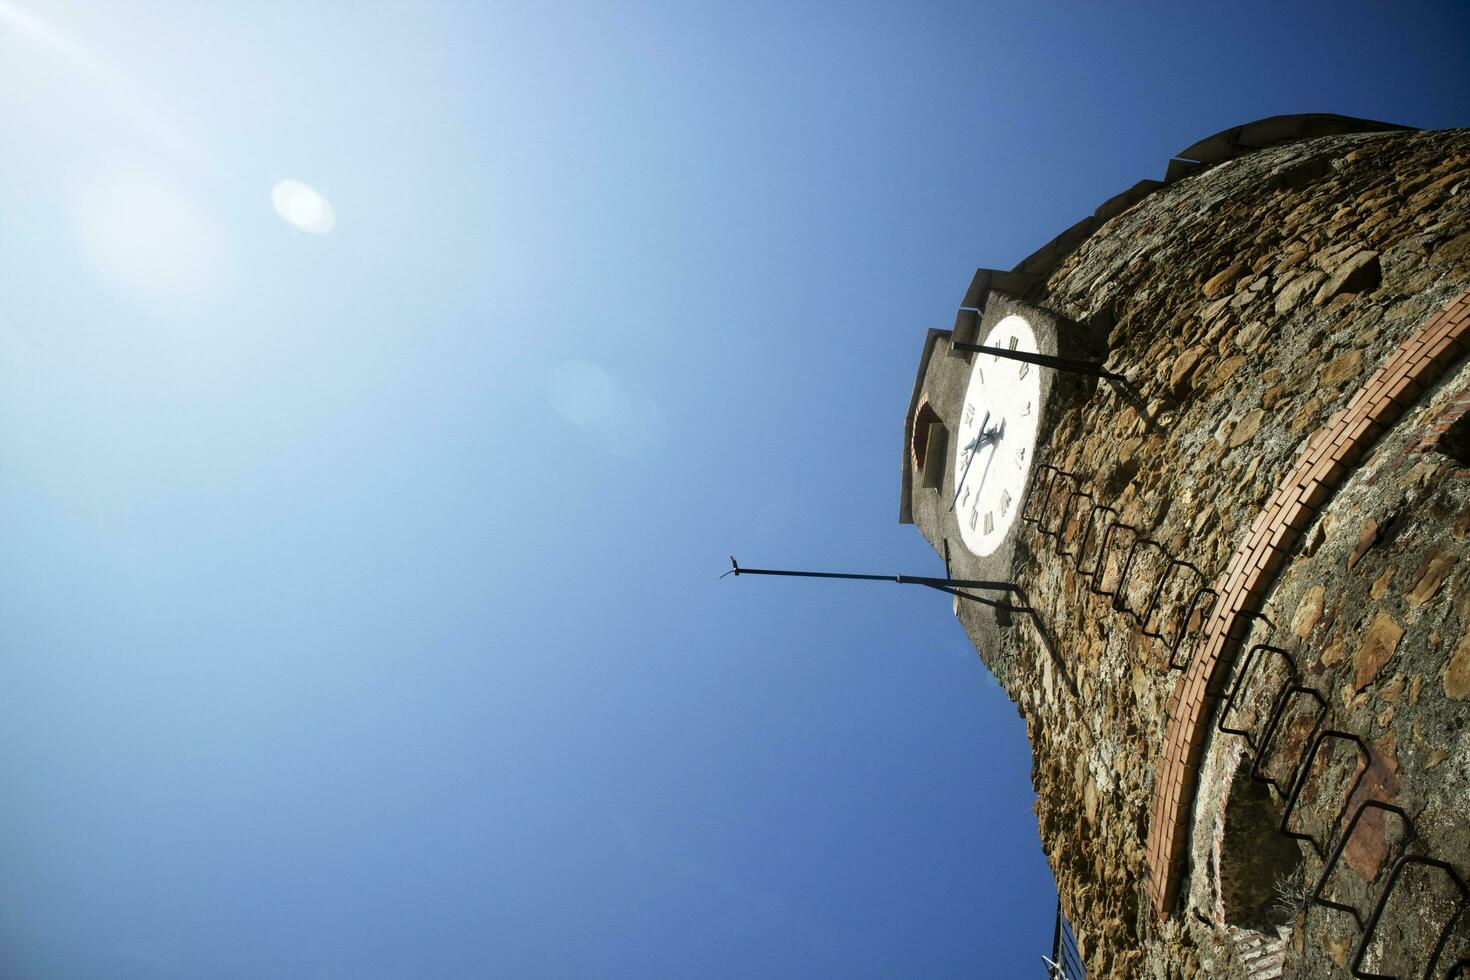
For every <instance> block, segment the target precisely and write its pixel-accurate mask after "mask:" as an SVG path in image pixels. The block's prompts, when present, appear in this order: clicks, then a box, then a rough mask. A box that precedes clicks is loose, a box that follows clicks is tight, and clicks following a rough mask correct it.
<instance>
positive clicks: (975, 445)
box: [949, 412, 990, 512]
mask: <svg viewBox="0 0 1470 980" xmlns="http://www.w3.org/2000/svg"><path fill="white" fill-rule="evenodd" d="M989 421H990V413H989V412H986V413H985V417H984V418H983V419H981V420H980V431H979V432H977V433H976V434H975V438H974V439H971V440H970V444H969V445H968V446H966V447H965V451H966V452H968V453H969V454H970V458H969V459H967V460H965V472H963V473H961V474H960V481H959V482H958V483H956V484H955V485H954V499H953V500H951V501H950V502H949V509H950V511H951V512H953V511H954V509H955V505H956V504H958V503H959V502H960V491H961V490H963V489H964V488H965V478H966V477H968V476H969V475H970V464H971V463H973V462H975V457H976V456H977V455H979V454H980V447H981V446H983V445H985V423H987V422H989Z"/></svg>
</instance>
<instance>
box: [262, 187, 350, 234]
mask: <svg viewBox="0 0 1470 980" xmlns="http://www.w3.org/2000/svg"><path fill="white" fill-rule="evenodd" d="M271 205H272V206H273V207H274V208H275V209H276V214H278V215H280V216H281V218H282V220H284V221H285V222H286V223H287V224H288V225H292V226H293V227H296V228H300V229H301V230H302V231H304V232H309V233H310V234H313V235H325V234H326V233H327V232H329V231H331V230H332V229H333V228H335V227H336V226H337V212H336V211H333V210H332V204H331V202H330V201H328V200H327V199H326V198H325V197H322V195H321V194H319V193H317V192H316V191H315V190H314V189H313V188H311V187H308V186H307V185H306V184H303V183H302V182H301V181H299V180H283V181H280V182H279V183H277V184H276V186H274V187H272V188H271Z"/></svg>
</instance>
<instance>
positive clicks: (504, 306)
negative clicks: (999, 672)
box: [0, 0, 1470, 980]
mask: <svg viewBox="0 0 1470 980" xmlns="http://www.w3.org/2000/svg"><path fill="white" fill-rule="evenodd" d="M1467 27H1470V24H1467V16H1466V13H1465V10H1464V8H1463V7H1462V6H1460V5H1458V4H1440V5H1434V4H1420V5H1388V4H1367V3H1360V4H1351V3H1341V4H1333V5H1306V4H1303V5H1290V4H1284V5H1283V4H1232V5H1229V6H1228V7H1227V6H1226V5H1220V6H1219V7H1218V8H1216V7H1213V6H1210V7H1207V6H1206V5H1180V4H1132V5H1103V4H1096V5H1085V4H1075V5H1068V4H1025V5H1022V4H994V5H983V4H972V5H938V4H930V5H891V6H876V5H861V4H842V5H835V4H834V5H820V4H805V3H798V4H789V3H787V4H758V3H742V4H728V5H718V6H712V5H701V4H688V3H678V4H674V3H670V4H644V5H617V4H588V5H554V4H522V5H491V4H471V3H463V4H434V3H423V4H416V5H400V6H390V5H386V4H360V3H305V4H301V3H297V4H286V3H251V4H237V5H226V4H222V3H218V4H198V3H186V2H178V3H163V2H160V3H133V4H121V3H119V4H111V3H108V4H96V3H94V4H85V3H75V2H56V3H45V2H32V0H0V126H3V130H4V132H5V133H6V134H7V138H6V140H5V147H6V149H5V151H4V153H0V269H3V273H0V540H3V542H4V547H3V550H0V909H4V910H5V911H4V914H3V916H0V975H3V976H6V977H11V976H14V977H26V978H32V977H34V978H67V980H70V978H90V977H107V978H118V980H128V978H139V980H142V978H150V980H169V978H186V977H187V978H193V977H212V978H222V980H230V978H258V977H283V978H284V977H291V978H295V977H300V978H322V980H326V978H339V977H344V978H345V977H352V978H363V977H421V976H432V977H446V978H448V977H486V976H500V977H528V978H529V977H571V976H576V977H685V976H708V977H750V976H771V977H810V976H833V977H837V976H840V977H910V976H924V977H949V976H954V977H959V976H967V977H969V976H985V975H991V976H1013V975H1018V974H1019V973H1020V972H1021V971H1029V970H1033V969H1034V968H1036V967H1037V966H1039V961H1038V960H1037V958H1036V957H1037V954H1038V953H1040V952H1043V951H1045V950H1046V949H1047V948H1048V946H1049V943H1050V930H1051V912H1052V907H1053V903H1054V901H1055V896H1054V892H1053V891H1052V887H1053V886H1052V883H1051V878H1050V874H1049V872H1048V871H1047V869H1046V867H1045V863H1044V861H1043V859H1042V857H1041V854H1040V849H1039V845H1038V842H1037V838H1036V829H1035V820H1034V817H1033V816H1032V813H1031V810H1030V806H1031V801H1032V796H1031V790H1030V784H1029V757H1028V753H1027V749H1026V745H1025V738H1024V729H1023V727H1022V725H1021V723H1020V721H1019V719H1018V717H1017V715H1016V713H1015V711H1014V709H1013V708H1012V707H1011V705H1010V704H1009V703H1008V702H1007V701H1005V700H1004V698H1003V697H1002V696H1001V695H1000V693H999V690H998V688H997V687H996V686H995V685H994V683H993V682H992V681H990V680H989V678H988V677H987V676H986V674H985V672H984V670H983V668H982V666H981V664H980V662H979V660H978V659H977V658H976V656H975V655H974V653H973V651H972V650H971V648H970V646H969V644H968V641H967V640H966V639H965V637H964V635H963V634H962V632H961V631H960V629H959V628H958V626H957V625H956V624H955V623H954V621H953V619H952V617H951V615H950V612H949V604H948V602H947V601H946V600H945V599H944V598H943V597H939V596H935V595H930V594H922V593H916V592H914V591H910V590H907V589H902V588H899V587H898V586H888V585H882V584H878V585H868V586H864V585H845V586H844V585H832V584H822V583H803V582H778V581H769V580H752V579H745V580H740V581H739V582H736V581H733V580H729V579H727V580H725V581H717V579H716V576H717V575H718V574H719V573H720V571H722V570H723V568H724V567H725V564H726V556H727V555H728V554H729V553H731V552H734V553H735V554H737V555H739V556H740V558H741V559H742V560H743V561H745V562H747V563H749V564H752V565H781V564H785V565H791V566H807V567H828V568H851V569H857V570H871V571H880V572H897V571H910V572H914V573H931V574H932V573H934V572H936V571H937V570H938V569H939V568H941V566H940V564H939V563H938V560H937V559H936V558H935V557H934V556H933V554H932V553H931V552H930V551H929V550H928V548H927V546H926V545H925V544H924V543H923V542H922V540H921V539H920V538H919V536H918V535H917V534H916V533H915V532H914V530H913V529H912V528H909V527H904V526H900V525H898V524H897V523H896V516H897V511H898V498H897V495H898V470H897V466H898V458H899V447H900V440H901V438H902V431H901V428H902V419H903V414H904V410H905V407H906V403H907V398H908V393H909V387H910V385H911V384H912V379H913V371H914V367H915V363H916V359H917V356H918V353H919V347H920V344H921V342H922V339H923V336H924V330H925V329H926V328H927V327H931V326H940V327H943V326H947V325H948V324H949V323H950V321H951V319H952V316H953V310H954V307H955V306H956V304H957V302H958V300H959V299H960V297H961V295H962V294H963V292H964V289H965V286H966V285H967V284H968V281H969V277H970V274H971V273H972V272H973V270H974V268H975V267H976V266H979V265H986V266H995V267H1001V268H1009V267H1010V266H1011V265H1013V264H1014V263H1015V262H1016V261H1018V260H1019V259H1020V258H1022V257H1023V256H1024V255H1026V254H1028V253H1029V252H1030V251H1032V250H1033V249H1034V248H1036V247H1037V246H1039V245H1040V244H1041V243H1043V242H1044V241H1046V240H1047V239H1049V238H1050V237H1051V236H1053V235H1054V234H1056V233H1057V232H1058V231H1060V230H1061V229H1062V228H1064V227H1066V226H1067V225H1069V224H1071V223H1072V222H1073V221H1075V220H1076V219H1077V218H1079V217H1081V216H1082V215H1084V214H1086V213H1089V212H1090V211H1091V210H1092V209H1093V208H1094V207H1095V206H1096V205H1097V204H1098V203H1099V202H1101V201H1102V200H1103V199H1105V198H1106V197H1109V196H1111V195H1112V194H1114V193H1116V192H1118V191H1119V190H1122V189H1123V188H1124V187H1127V186H1128V185H1130V184H1132V183H1133V182H1134V181H1136V180H1138V179H1140V178H1142V177H1158V176H1161V175H1162V172H1163V167H1164V163H1165V161H1166V160H1167V158H1168V157H1169V156H1170V155H1171V154H1172V153H1173V152H1175V151H1177V150H1178V149H1180V148H1182V147H1183V146H1186V145H1188V144H1189V143H1191V142H1193V141H1194V140H1196V139H1198V138H1200V137H1202V136H1205V135H1207V134H1210V133H1212V132H1215V131H1217V130H1219V129H1222V128H1225V127H1227V126H1230V125H1234V124H1237V123H1240V122H1244V121H1248V120H1250V119H1254V118H1258V117H1262V116H1267V115H1272V114H1275V113H1281V112H1298V111H1332V112H1341V113H1346V114H1351V115H1361V116H1367V117H1371V118H1381V119H1387V120H1392V121H1398V122H1404V123H1410V124H1414V125H1420V126H1428V127H1444V126H1453V125H1464V124H1466V123H1467V122H1470V71H1467V69H1466V66H1467V65H1470V30H1467ZM288 178H289V179H295V180H299V181H302V182H304V183H306V184H308V185H310V186H311V187H313V188H315V189H316V190H317V191H319V192H320V193H321V194H322V195H324V196H325V198H326V199H327V200H329V201H330V202H331V205H332V207H333V208H334V210H335V212H336V217H337V222H336V226H335V228H333V229H332V230H331V231H330V232H329V233H327V234H307V233H304V232H302V231H301V230H299V229H297V228H295V227H292V226H291V225H289V224H287V223H286V222H284V221H282V220H281V218H280V217H278V215H277V214H276V212H275V211H274V210H273V209H272V202H271V189H272V187H273V186H275V185H276V184H277V183H278V182H279V181H281V180H283V179H288Z"/></svg>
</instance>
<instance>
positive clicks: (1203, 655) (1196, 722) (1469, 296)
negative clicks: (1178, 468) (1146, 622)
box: [1144, 290, 1470, 916]
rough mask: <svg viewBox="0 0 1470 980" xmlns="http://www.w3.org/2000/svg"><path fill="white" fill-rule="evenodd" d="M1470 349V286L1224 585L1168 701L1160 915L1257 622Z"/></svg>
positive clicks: (1349, 411)
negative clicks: (1280, 580)
mask: <svg viewBox="0 0 1470 980" xmlns="http://www.w3.org/2000/svg"><path fill="white" fill-rule="evenodd" d="M1467 353H1470V290H1467V291H1466V292H1463V293H1461V294H1460V295H1459V296H1457V297H1455V298H1454V299H1453V300H1451V301H1450V303H1449V305H1448V306H1446V307H1445V308H1444V309H1443V310H1441V311H1440V312H1439V313H1438V314H1436V315H1435V316H1434V317H1432V318H1431V319H1430V320H1429V322H1428V323H1426V324H1425V325H1424V327H1423V328H1421V329H1420V330H1419V331H1418V332H1417V333H1415V334H1414V335H1413V336H1412V337H1410V338H1409V339H1408V340H1405V341H1404V342H1403V343H1402V344H1400V345H1399V347H1398V349H1397V350H1396V351H1394V353H1393V355H1392V356H1390V357H1389V359H1388V360H1387V361H1386V362H1385V363H1384V364H1383V366H1382V367H1380V368H1379V369H1378V370H1377V372H1375V373H1374V375H1373V377H1371V378H1369V379H1368V382H1367V383H1366V384H1365V385H1363V387H1362V388H1360V389H1359V390H1358V392H1357V394H1355V395H1354V396H1353V399H1352V401H1350V402H1349V403H1348V405H1347V408H1345V409H1343V410H1342V411H1341V412H1338V413H1337V414H1336V415H1334V416H1333V417H1332V418H1331V419H1329V420H1328V422H1327V424H1326V425H1325V426H1323V427H1322V428H1321V429H1319V430H1317V432H1316V433H1315V434H1314V435H1313V436H1312V438H1311V439H1309V440H1308V441H1307V445H1306V448H1304V449H1303V450H1302V452H1301V454H1300V455H1299V456H1298V457H1297V459H1296V462H1295V464H1294V465H1293V466H1292V469H1291V472H1290V473H1289V474H1288V475H1287V476H1286V478H1285V479H1283V480H1282V481H1281V482H1280V484H1278V485H1277V488H1276V492H1275V493H1274V494H1273V495H1272V496H1271V499H1270V501H1269V502H1268V503H1267V504H1266V507H1265V508H1264V509H1263V510H1262V511H1261V513H1260V514H1259V515H1257V517H1256V520H1255V523H1253V524H1252V525H1251V528H1250V531H1249V532H1248V533H1247V535H1246V538H1245V541H1244V542H1242V543H1241V545H1240V546H1239V548H1237V549H1236V552H1235V556H1234V557H1233V558H1232V559H1231V560H1230V564H1229V566H1228V567H1227V568H1226V569H1225V573H1224V575H1222V576H1221V577H1220V579H1219V580H1218V581H1217V583H1216V585H1215V588H1216V589H1217V590H1218V591H1219V593H1220V599H1219V601H1218V602H1216V604H1215V608H1214V611H1213V612H1212V614H1211V616H1210V619H1209V622H1208V623H1207V624H1206V627H1205V631H1204V634H1203V635H1202V636H1201V638H1200V640H1199V644H1198V646H1197V647H1196V652H1195V654H1194V656H1193V657H1192V658H1191V660H1190V664H1189V669H1188V671H1187V672H1186V673H1185V675H1184V676H1183V677H1182V678H1180V679H1179V682H1178V684H1177V685H1176V687H1175V688H1174V693H1173V695H1172V696H1171V697H1170V702H1169V721H1168V725H1167V727H1166V728H1165V730H1164V748H1163V753H1162V757H1161V759H1160V762H1159V766H1158V769H1157V771H1156V774H1155V777H1154V796H1153V804H1152V806H1151V808H1150V812H1151V817H1150V819H1149V827H1148V847H1147V850H1146V852H1145V855H1146V856H1145V862H1146V864H1147V873H1146V877H1145V881H1144V888H1145V889H1146V890H1147V892H1148V895H1149V898H1150V900H1151V901H1152V902H1153V906H1154V911H1155V912H1156V913H1157V914H1158V915H1160V916H1166V915H1168V913H1169V910H1170V909H1172V908H1173V906H1174V902H1175V900H1176V899H1177V897H1178V894H1179V882H1180V876H1181V873H1182V871H1183V865H1184V856H1185V853H1186V850H1185V843H1186V840H1187V838H1188V836H1189V814H1190V812H1191V809H1192V807H1191V804H1192V802H1193V799H1194V792H1195V784H1196V782H1197V780H1198V767H1199V763H1200V756H1201V754H1202V753H1203V750H1204V745H1205V738H1206V735H1207V734H1208V732H1209V723H1210V719H1211V718H1212V717H1213V715H1214V708H1215V704H1216V702H1217V701H1218V699H1219V697H1220V695H1221V694H1222V693H1223V688H1224V685H1225V682H1226V680H1227V679H1228V677H1229V674H1230V668H1231V666H1232V664H1233V663H1234V661H1235V654H1236V653H1237V652H1238V650H1239V646H1240V641H1241V640H1242V639H1243V638H1244V637H1245V635H1246V634H1247V632H1248V631H1249V628H1250V619H1251V616H1252V615H1253V614H1254V613H1256V612H1257V611H1258V610H1259V608H1260V606H1261V601H1262V599H1264V598H1265V595H1266V591H1267V588H1268V587H1269V586H1270V585H1271V583H1272V581H1273V580H1274V578H1275V576H1276V572H1277V571H1278V570H1279V569H1280V568H1281V566H1282V564H1283V563H1285V561H1286V560H1287V558H1288V557H1290V555H1291V554H1292V552H1294V551H1295V550H1296V547H1297V545H1298V544H1299V543H1300V541H1301V538H1302V533H1303V532H1304V531H1305V530H1306V529H1307V527H1308V526H1310V524H1311V522H1312V521H1313V519H1315V518H1316V516H1317V513H1318V511H1319V510H1321V509H1322V508H1323V507H1324V506H1325V505H1326V503H1327V501H1328V500H1329V499H1330V498H1331V496H1332V494H1333V493H1334V492H1335V491H1336V490H1337V488H1338V487H1339V486H1340V485H1341V484H1342V482H1343V479H1344V478H1345V477H1346V476H1347V474H1348V472H1349V471H1350V469H1351V467H1353V466H1354V465H1356V464H1357V462H1358V461H1359V460H1361V459H1362V458H1363V456H1364V455H1365V454H1366V453H1367V451H1368V449H1369V447H1371V446H1372V445H1373V443H1374V442H1375V441H1376V440H1377V439H1378V437H1379V436H1380V435H1382V434H1383V433H1384V432H1385V431H1387V429H1388V428H1389V426H1391V425H1393V423H1394V422H1396V421H1397V420H1398V418H1399V417H1400V416H1401V415H1402V414H1403V412H1404V410H1405V409H1407V408H1409V407H1410V406H1411V405H1413V404H1414V402H1415V400H1416V399H1417V398H1418V397H1419V396H1420V395H1421V394H1423V393H1424V391H1425V390H1427V389H1428V388H1429V387H1430V385H1432V384H1433V383H1434V381H1435V380H1437V379H1438V378H1439V376H1440V375H1441V374H1443V373H1444V370H1445V369H1446V368H1447V367H1449V365H1450V364H1452V363H1454V362H1455V361H1456V360H1458V359H1459V358H1460V357H1462V356H1463V355H1465V354H1467Z"/></svg>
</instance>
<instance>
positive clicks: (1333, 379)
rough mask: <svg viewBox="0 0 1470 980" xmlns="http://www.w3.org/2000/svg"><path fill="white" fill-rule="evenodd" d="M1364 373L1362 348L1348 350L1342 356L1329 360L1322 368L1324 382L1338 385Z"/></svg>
mask: <svg viewBox="0 0 1470 980" xmlns="http://www.w3.org/2000/svg"><path fill="white" fill-rule="evenodd" d="M1362 373H1363V352H1362V351H1360V350H1354V351H1348V352H1347V353H1346V354H1343V355H1342V356H1341V357H1337V358H1334V359H1333V360H1331V361H1329V362H1328V364H1327V366H1326V367H1325V368H1323V369H1322V383H1323V384H1325V385H1333V386H1337V385H1341V384H1343V383H1344V382H1346V381H1351V380H1353V379H1355V378H1357V377H1358V375H1360V374H1362Z"/></svg>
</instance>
